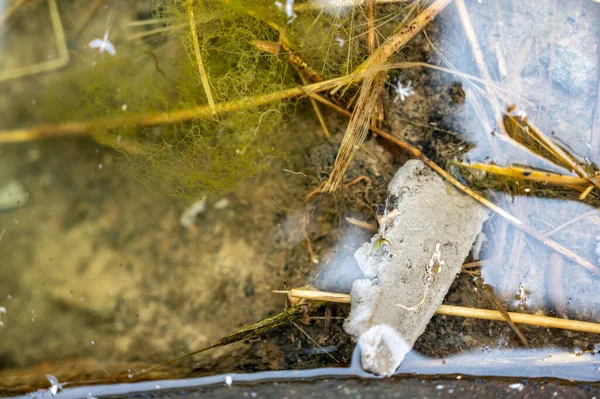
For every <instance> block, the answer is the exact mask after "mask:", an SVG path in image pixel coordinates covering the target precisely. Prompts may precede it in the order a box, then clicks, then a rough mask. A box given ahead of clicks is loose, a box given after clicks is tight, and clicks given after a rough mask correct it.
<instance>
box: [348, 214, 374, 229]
mask: <svg viewBox="0 0 600 399" xmlns="http://www.w3.org/2000/svg"><path fill="white" fill-rule="evenodd" d="M346 221H347V222H348V223H350V224H353V225H355V226H357V227H360V228H361V229H365V230H368V231H371V232H373V233H377V231H378V230H379V229H378V228H377V226H375V225H374V224H371V223H367V222H363V221H362V220H358V219H356V218H353V217H348V216H347V217H346Z"/></svg>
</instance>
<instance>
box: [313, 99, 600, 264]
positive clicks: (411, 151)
mask: <svg viewBox="0 0 600 399" xmlns="http://www.w3.org/2000/svg"><path fill="white" fill-rule="evenodd" d="M305 90H306V89H305ZM307 93H308V94H309V95H311V96H313V97H314V98H315V99H317V100H318V101H321V102H322V103H324V104H326V105H329V106H330V107H332V108H333V109H335V110H337V111H338V112H340V113H342V114H344V115H346V116H350V115H351V114H350V112H348V111H347V110H345V109H343V108H341V107H339V106H337V105H335V104H333V103H331V102H330V101H328V100H327V99H325V98H323V97H321V96H320V95H317V94H315V93H311V92H308V91H307ZM371 130H372V131H373V132H375V133H377V134H378V135H379V136H380V137H382V138H383V139H385V140H387V141H388V142H390V143H392V144H395V145H397V146H398V147H400V148H402V149H404V150H406V151H408V153H409V154H411V155H412V156H413V157H415V158H419V159H420V160H421V161H423V163H425V164H426V165H428V166H429V167H430V168H432V169H433V170H435V171H436V172H437V173H439V174H440V175H441V176H442V177H443V178H445V179H446V180H448V181H449V182H450V183H452V184H453V185H454V186H455V187H456V188H458V189H459V190H460V191H462V192H463V193H465V194H467V195H469V196H470V197H471V198H473V199H475V200H477V201H479V202H480V203H481V204H483V205H485V206H486V207H488V208H489V209H491V210H492V211H494V212H496V213H497V214H498V215H500V216H502V217H503V218H505V219H506V220H508V221H509V222H510V223H511V224H512V225H514V226H515V227H517V228H519V229H521V230H523V231H524V232H525V233H527V234H529V235H530V236H531V237H533V238H535V239H536V240H538V241H540V242H541V243H542V244H544V245H545V246H547V247H550V248H552V249H553V250H554V251H556V252H558V253H559V254H561V255H563V256H564V257H565V258H567V259H570V260H572V261H574V262H576V263H578V264H579V265H581V266H583V267H584V268H585V269H587V270H589V271H590V272H592V273H593V274H599V273H600V269H599V268H598V267H597V266H595V265H594V264H592V263H591V262H590V261H588V260H587V259H584V258H582V257H581V256H579V255H577V254H576V253H574V252H572V251H571V250H569V249H567V248H565V247H563V246H562V245H560V244H559V243H557V242H556V241H554V240H552V239H550V238H548V237H546V236H545V235H543V234H541V233H539V232H537V231H535V230H534V229H532V228H531V227H529V226H527V225H525V224H523V222H521V221H520V220H519V219H517V218H516V217H514V216H513V215H511V214H510V213H508V212H507V211H505V210H504V209H502V208H500V207H498V206H497V205H496V204H494V203H493V202H491V201H489V200H488V199H486V198H484V197H482V196H481V195H479V194H477V193H476V192H474V191H473V190H471V189H470V188H469V187H467V186H465V185H464V184H462V183H461V182H459V181H458V180H456V179H455V178H454V177H453V176H451V175H449V174H448V173H447V172H446V171H445V170H444V169H443V168H442V167H440V166H439V165H437V164H436V163H435V162H433V161H432V160H430V159H429V158H428V157H427V156H426V155H425V154H423V153H422V152H421V151H420V150H419V149H417V148H415V147H413V146H412V145H410V144H409V143H407V142H406V141H404V140H402V139H399V138H397V137H395V136H392V135H391V134H389V133H387V132H386V131H384V130H382V129H379V128H377V127H375V126H371Z"/></svg>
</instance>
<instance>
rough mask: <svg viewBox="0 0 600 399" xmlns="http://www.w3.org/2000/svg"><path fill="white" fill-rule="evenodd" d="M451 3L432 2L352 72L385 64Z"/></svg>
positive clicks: (449, 1)
mask: <svg viewBox="0 0 600 399" xmlns="http://www.w3.org/2000/svg"><path fill="white" fill-rule="evenodd" d="M451 2H452V0H436V1H434V2H433V3H432V4H431V5H430V6H429V7H427V8H426V9H425V10H423V12H421V13H420V14H419V15H417V16H416V17H415V19H413V20H412V21H411V22H410V24H408V25H406V26H405V27H403V28H402V29H400V31H398V33H396V34H394V35H392V36H390V37H388V38H387V39H386V40H385V42H383V44H382V45H381V46H379V47H378V48H377V50H375V51H374V52H373V54H372V55H371V56H370V57H369V58H367V60H366V61H365V62H363V63H362V64H361V65H360V66H359V67H358V68H357V69H356V70H355V71H354V73H361V72H365V71H367V70H368V69H370V68H371V67H374V66H377V65H382V64H384V63H385V62H387V60H389V59H390V58H391V57H392V56H393V55H394V54H395V53H396V52H397V51H398V50H399V49H400V47H402V46H404V45H405V44H406V43H407V42H408V41H409V40H410V39H412V38H413V37H414V36H415V35H416V34H417V33H419V32H420V31H421V30H422V29H423V28H424V27H425V26H426V25H427V24H428V23H429V22H431V21H432V20H433V19H434V18H435V17H436V15H438V14H439V13H440V11H442V10H443V9H444V8H445V7H446V6H447V5H448V4H450V3H451Z"/></svg>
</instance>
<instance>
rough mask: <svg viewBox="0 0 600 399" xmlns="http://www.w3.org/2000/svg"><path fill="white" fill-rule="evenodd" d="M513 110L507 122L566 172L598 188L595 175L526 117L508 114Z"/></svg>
mask: <svg viewBox="0 0 600 399" xmlns="http://www.w3.org/2000/svg"><path fill="white" fill-rule="evenodd" d="M511 110H514V106H511V107H509V112H508V113H507V114H506V116H507V118H508V120H510V121H511V122H512V123H513V124H515V125H516V126H519V127H520V129H521V130H522V131H523V133H522V134H524V135H528V136H529V137H530V138H531V139H532V140H533V141H534V142H536V143H537V144H539V145H540V146H541V147H542V148H543V149H544V150H546V151H548V152H549V153H550V154H551V155H552V156H554V157H555V158H556V159H557V160H558V161H559V162H561V163H562V165H559V166H562V167H564V168H566V169H567V170H573V171H575V173H577V174H578V175H579V176H580V177H583V178H585V179H587V181H588V182H590V183H591V184H593V185H594V186H595V187H597V188H600V182H599V181H598V179H597V178H596V175H593V174H592V175H590V174H589V173H588V172H587V171H586V170H585V169H584V168H583V167H582V166H581V165H580V164H579V161H577V160H576V159H575V158H573V157H572V156H571V155H570V154H569V153H568V152H567V151H565V150H563V149H562V148H561V147H560V146H559V145H557V144H556V143H554V141H552V140H551V139H550V138H549V137H547V136H546V135H545V134H544V133H542V131H541V130H540V129H538V128H537V127H536V126H535V125H534V124H533V123H531V121H529V120H528V119H527V118H526V117H521V116H515V115H514V113H510V111H511ZM515 141H516V140H515Z"/></svg>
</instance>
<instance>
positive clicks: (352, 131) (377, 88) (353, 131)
mask: <svg viewBox="0 0 600 399" xmlns="http://www.w3.org/2000/svg"><path fill="white" fill-rule="evenodd" d="M384 79H385V72H379V73H377V75H375V76H374V77H366V78H364V79H363V82H362V85H361V88H360V94H359V96H358V100H357V102H356V107H355V108H354V111H353V112H352V115H351V117H350V122H349V123H348V127H347V129H346V133H345V134H344V138H343V139H342V144H341V146H340V149H339V151H338V153H337V156H336V158H335V162H334V164H333V169H332V170H331V173H330V174H329V178H328V179H327V181H325V184H323V188H322V189H321V190H322V191H326V192H333V191H335V190H336V189H337V188H338V187H339V185H340V184H342V181H343V180H344V175H345V174H346V170H347V169H348V166H349V165H350V163H351V162H352V159H353V158H354V156H355V155H356V153H357V152H358V150H359V149H360V146H361V144H362V143H363V141H365V138H367V134H368V133H369V126H370V125H371V116H372V115H373V111H374V109H375V105H376V104H377V99H378V98H379V95H380V93H381V90H382V89H383V85H384Z"/></svg>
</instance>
